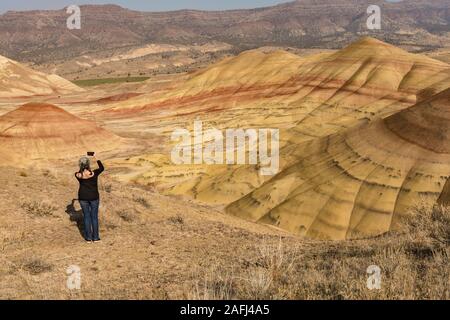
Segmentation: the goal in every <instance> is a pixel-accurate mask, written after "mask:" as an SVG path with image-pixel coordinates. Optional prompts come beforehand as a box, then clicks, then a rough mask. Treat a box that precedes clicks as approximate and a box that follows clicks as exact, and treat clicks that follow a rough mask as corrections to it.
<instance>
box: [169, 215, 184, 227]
mask: <svg viewBox="0 0 450 320" xmlns="http://www.w3.org/2000/svg"><path fill="white" fill-rule="evenodd" d="M168 221H169V223H171V224H173V225H176V226H179V227H181V228H183V225H184V218H183V217H182V216H180V215H176V216H173V217H170V218H169V219H168Z"/></svg>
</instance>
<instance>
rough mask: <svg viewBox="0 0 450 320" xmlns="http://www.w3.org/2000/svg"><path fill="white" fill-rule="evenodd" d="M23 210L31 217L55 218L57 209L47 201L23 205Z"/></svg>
mask: <svg viewBox="0 0 450 320" xmlns="http://www.w3.org/2000/svg"><path fill="white" fill-rule="evenodd" d="M22 208H23V209H24V210H25V211H26V213H28V214H29V215H31V216H35V217H49V216H53V215H54V213H55V211H56V210H57V208H56V207H55V206H53V205H52V204H50V203H49V202H47V201H31V202H24V203H22Z"/></svg>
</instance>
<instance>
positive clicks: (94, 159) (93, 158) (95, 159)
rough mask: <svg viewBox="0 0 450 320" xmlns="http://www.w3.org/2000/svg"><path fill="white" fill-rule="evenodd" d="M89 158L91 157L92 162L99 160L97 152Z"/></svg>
mask: <svg viewBox="0 0 450 320" xmlns="http://www.w3.org/2000/svg"><path fill="white" fill-rule="evenodd" d="M89 158H90V159H91V162H92V161H93V162H97V154H96V153H94V155H93V156H89Z"/></svg>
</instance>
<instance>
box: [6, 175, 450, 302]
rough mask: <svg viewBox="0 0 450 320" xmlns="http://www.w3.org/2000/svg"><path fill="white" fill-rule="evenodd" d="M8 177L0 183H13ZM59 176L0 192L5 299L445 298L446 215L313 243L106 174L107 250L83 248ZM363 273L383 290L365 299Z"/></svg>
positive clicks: (438, 211)
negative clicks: (376, 272)
mask: <svg viewBox="0 0 450 320" xmlns="http://www.w3.org/2000/svg"><path fill="white" fill-rule="evenodd" d="M5 172H7V174H6V175H4V176H1V177H0V184H3V185H8V181H11V180H13V179H15V178H18V177H19V175H18V172H19V170H17V171H13V172H9V171H7V170H6V171H5ZM55 176H56V178H55V180H54V181H52V182H51V183H52V185H50V186H48V189H46V190H42V179H43V175H42V172H41V171H39V172H33V171H30V172H29V175H28V177H27V178H26V179H23V181H21V183H20V184H19V183H17V184H9V185H8V188H7V189H6V190H5V192H4V193H0V199H1V200H2V201H0V203H2V205H3V206H2V212H3V218H2V220H1V221H0V250H1V252H2V254H1V255H0V297H1V298H6V299H19V298H20V299H182V298H188V299H449V290H448V288H449V277H450V275H449V273H450V271H449V268H448V265H449V264H448V262H449V261H448V256H449V252H448V251H449V250H448V243H449V209H445V208H440V207H434V208H429V207H427V206H424V205H422V206H417V208H416V209H415V210H413V212H412V213H411V215H410V216H409V218H408V219H406V220H405V221H404V225H405V228H404V230H401V231H399V232H393V233H390V234H387V235H384V236H381V237H378V238H374V239H367V240H359V241H343V242H332V241H312V240H304V239H301V238H298V237H295V236H292V235H289V234H288V233H285V232H282V231H280V230H277V229H273V228H268V227H266V226H263V225H260V224H254V223H251V222H246V221H244V220H241V219H237V218H235V217H231V216H228V215H224V214H221V213H220V212H219V211H217V210H214V208H212V207H208V206H203V205H195V204H192V203H190V202H186V201H184V200H183V199H178V198H176V197H166V196H163V195H159V194H157V193H152V192H150V191H149V190H147V189H144V188H142V189H141V188H138V187H136V186H130V185H126V184H122V183H119V182H116V181H114V180H110V179H109V178H108V176H107V175H105V176H103V177H102V182H103V183H105V184H106V183H108V184H111V185H112V189H111V190H112V191H111V193H108V192H105V191H102V192H101V197H102V200H101V205H102V206H101V208H100V228H101V237H102V242H100V243H96V244H86V243H85V241H84V240H83V237H82V234H81V233H80V230H79V226H78V225H77V224H76V223H74V221H72V220H71V218H70V216H69V214H67V213H66V212H65V208H66V206H67V205H69V204H70V203H71V202H72V199H73V194H74V193H75V192H76V188H77V184H76V181H74V179H73V178H72V177H71V176H70V177H69V176H66V175H62V174H58V175H55ZM65 179H66V180H67V181H66V180H65ZM53 184H54V185H56V186H58V187H57V188H55V187H54V186H53ZM65 185H67V186H68V187H66V186H65ZM23 190H27V192H23ZM21 192H22V196H21V200H19V201H17V200H16V199H15V198H14V195H17V194H20V193H21ZM41 193H45V194H48V200H47V201H42V199H39V194H41ZM138 198H143V199H146V200H147V201H148V203H149V204H151V210H148V209H146V208H145V206H144V205H143V204H141V203H140V201H139V200H138V201H136V199H138ZM53 204H58V205H59V207H58V209H55V208H54V207H53V206H52V205H53ZM75 211H76V212H77V214H76V215H78V216H79V215H81V213H80V212H79V211H80V208H79V207H76V208H75ZM35 217H39V218H35ZM81 231H82V230H81ZM70 265H79V266H80V268H81V269H82V274H83V280H82V290H81V291H79V292H78V291H77V292H72V291H68V290H67V288H66V287H65V281H66V274H65V270H66V269H67V267H68V266H70ZM370 265H377V266H379V267H380V269H381V277H382V278H381V290H372V291H371V290H369V289H368V288H367V279H368V277H369V275H368V274H367V268H368V267H369V266H370Z"/></svg>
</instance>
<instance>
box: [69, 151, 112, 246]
mask: <svg viewBox="0 0 450 320" xmlns="http://www.w3.org/2000/svg"><path fill="white" fill-rule="evenodd" d="M91 160H93V161H96V162H97V164H98V169H95V170H91ZM79 165H80V170H79V171H78V172H77V173H75V177H76V178H77V180H78V182H79V183H80V189H79V191H78V200H79V201H80V205H81V208H82V210H83V220H84V237H85V240H86V241H88V242H92V241H100V235H99V226H98V208H99V205H100V195H99V192H98V177H99V176H100V174H101V173H102V172H103V171H104V170H105V168H104V167H103V164H102V162H101V161H99V160H97V159H96V158H95V154H94V153H93V152H88V157H82V158H81V159H80V160H79Z"/></svg>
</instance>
